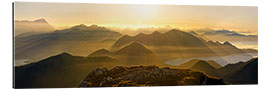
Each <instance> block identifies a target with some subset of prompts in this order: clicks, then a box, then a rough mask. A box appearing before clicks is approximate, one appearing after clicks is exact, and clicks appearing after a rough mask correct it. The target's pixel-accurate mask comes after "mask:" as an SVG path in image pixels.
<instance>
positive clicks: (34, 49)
mask: <svg viewBox="0 0 270 90" xmlns="http://www.w3.org/2000/svg"><path fill="white" fill-rule="evenodd" d="M120 36H122V35H121V34H120V33H118V32H115V31H110V30H108V29H106V28H105V27H99V26H97V25H92V26H86V25H83V24H81V25H77V26H73V27H71V28H68V29H64V30H56V31H54V32H50V33H42V34H34V35H29V36H26V37H15V54H16V57H15V59H16V60H20V59H30V60H35V61H36V60H40V59H44V58H47V57H49V56H52V55H57V54H60V53H62V52H68V53H71V54H74V55H81V56H84V55H88V54H89V53H91V52H93V51H95V50H97V49H98V48H104V47H109V46H110V45H111V44H112V43H113V42H114V41H115V40H117V39H118V38H119V37H120Z"/></svg>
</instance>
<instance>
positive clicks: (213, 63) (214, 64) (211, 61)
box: [207, 60, 222, 69]
mask: <svg viewBox="0 0 270 90" xmlns="http://www.w3.org/2000/svg"><path fill="white" fill-rule="evenodd" d="M207 63H208V64H210V65H211V66H213V67H214V68H216V69H219V68H221V67H222V66H221V65H220V64H218V63H217V62H215V61H213V60H208V61H207Z"/></svg>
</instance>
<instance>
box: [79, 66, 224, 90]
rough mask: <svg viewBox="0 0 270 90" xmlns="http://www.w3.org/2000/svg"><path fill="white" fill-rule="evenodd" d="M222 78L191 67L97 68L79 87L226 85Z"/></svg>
mask: <svg viewBox="0 0 270 90" xmlns="http://www.w3.org/2000/svg"><path fill="white" fill-rule="evenodd" d="M224 84H226V83H225V82H224V81H223V80H222V79H216V78H212V77H208V76H206V75H205V74H203V73H201V72H197V71H193V70H189V69H171V68H159V67H157V66H138V67H122V66H116V67H114V68H112V69H110V70H108V69H107V68H102V69H99V68H98V69H95V70H93V71H92V72H90V73H89V74H88V76H87V77H86V78H85V79H84V80H83V81H82V82H81V84H80V85H79V87H121V86H175V85H224Z"/></svg>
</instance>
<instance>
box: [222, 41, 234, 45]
mask: <svg viewBox="0 0 270 90" xmlns="http://www.w3.org/2000/svg"><path fill="white" fill-rule="evenodd" d="M223 45H230V46H233V45H232V44H231V43H230V42H229V41H226V42H224V43H223Z"/></svg>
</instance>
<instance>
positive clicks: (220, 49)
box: [207, 41, 246, 56]
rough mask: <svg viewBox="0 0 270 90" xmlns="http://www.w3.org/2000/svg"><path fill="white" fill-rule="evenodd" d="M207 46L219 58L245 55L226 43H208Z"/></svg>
mask: <svg viewBox="0 0 270 90" xmlns="http://www.w3.org/2000/svg"><path fill="white" fill-rule="evenodd" d="M207 45H208V47H209V48H211V50H213V51H214V52H215V53H217V54H218V55H220V56H224V55H231V54H240V53H246V52H244V51H242V50H241V49H239V48H237V47H236V46H234V45H232V44H231V43H230V42H228V41H226V42H224V43H220V42H218V41H216V42H213V41H208V42H207Z"/></svg>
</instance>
